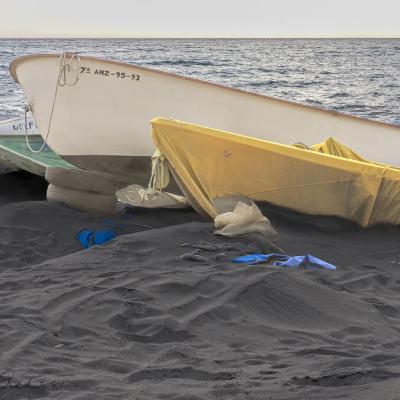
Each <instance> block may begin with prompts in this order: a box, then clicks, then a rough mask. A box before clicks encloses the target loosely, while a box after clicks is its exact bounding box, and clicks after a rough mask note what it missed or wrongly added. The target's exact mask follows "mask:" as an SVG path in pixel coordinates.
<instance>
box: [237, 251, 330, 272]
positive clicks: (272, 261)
mask: <svg viewBox="0 0 400 400" xmlns="http://www.w3.org/2000/svg"><path fill="white" fill-rule="evenodd" d="M232 262H234V263H236V264H250V265H254V264H259V263H265V264H269V265H273V266H275V267H289V268H298V267H305V268H325V269H330V270H335V269H336V266H335V265H333V264H330V263H328V262H326V261H324V260H321V259H319V258H317V257H314V256H312V255H310V254H306V255H304V256H289V255H287V254H279V253H271V254H248V255H246V256H241V257H238V258H235V259H233V260H232Z"/></svg>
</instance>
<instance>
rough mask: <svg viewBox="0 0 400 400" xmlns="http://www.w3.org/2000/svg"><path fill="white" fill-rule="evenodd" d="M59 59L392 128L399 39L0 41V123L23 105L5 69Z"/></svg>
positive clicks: (399, 115) (397, 99)
mask: <svg viewBox="0 0 400 400" xmlns="http://www.w3.org/2000/svg"><path fill="white" fill-rule="evenodd" d="M64 51H71V52H78V53H79V54H81V55H89V56H96V57H101V58H107V59H111V60H118V61H123V62H127V63H133V64H137V65H142V66H146V67H150V68H155V69H159V70H163V71H170V72H173V73H177V74H180V75H184V76H190V77H193V78H199V79H204V80H207V81H211V82H216V83H220V84H223V85H227V86H232V87H236V88H240V89H244V90H248V91H252V92H258V93H262V94H265V95H268V96H274V97H278V98H281V99H286V100H291V101H295V102H299V103H303V104H308V105H311V106H316V107H321V108H325V109H328V110H336V111H339V112H343V113H346V114H352V115H357V116H361V117H365V118H370V119H374V120H379V121H384V122H389V123H393V124H398V125H400V39H0V119H5V118H9V117H13V116H17V115H22V113H23V112H22V107H23V106H24V105H25V104H26V101H25V100H24V96H23V93H22V90H21V88H20V87H19V86H18V85H17V84H16V83H14V81H13V79H12V77H11V76H10V73H9V71H8V66H9V64H10V62H11V61H12V60H13V59H14V58H15V57H19V56H22V55H26V54H33V53H61V52H64Z"/></svg>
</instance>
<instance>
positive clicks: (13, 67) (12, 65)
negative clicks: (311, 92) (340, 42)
mask: <svg viewBox="0 0 400 400" xmlns="http://www.w3.org/2000/svg"><path fill="white" fill-rule="evenodd" d="M46 57H57V58H58V57H60V55H59V54H52V53H40V54H29V55H26V56H20V57H17V58H15V59H14V60H13V61H11V63H10V65H9V68H8V69H9V71H10V74H11V76H12V77H13V79H14V81H15V82H16V83H18V84H20V83H19V80H18V76H17V73H16V68H17V66H18V65H19V64H20V63H22V62H25V61H28V60H30V59H32V58H46ZM79 57H80V59H83V60H89V61H97V62H102V63H109V64H112V65H121V66H124V67H131V68H136V69H139V70H143V71H149V72H155V73H159V74H162V75H166V76H170V77H174V78H179V79H185V80H188V81H191V82H197V83H203V84H206V85H210V86H213V87H218V88H220V89H225V90H228V91H232V92H235V93H243V94H247V95H252V96H256V97H260V98H263V99H268V100H271V101H274V102H278V103H283V104H286V105H290V106H292V107H298V108H305V109H307V110H313V111H318V112H322V113H326V114H329V115H332V116H335V117H342V118H348V119H355V120H357V121H360V122H365V123H371V124H376V125H380V126H385V127H391V128H395V129H398V130H399V132H400V125H396V124H392V123H389V122H383V121H376V120H373V119H368V118H365V117H360V116H357V115H351V114H344V113H341V112H339V111H334V110H327V109H324V108H320V107H315V106H310V105H307V104H302V103H296V102H294V101H290V100H285V99H280V98H277V97H272V96H267V95H265V94H261V93H257V92H250V91H248V90H244V89H239V88H235V87H231V86H225V85H222V84H220V83H216V82H210V81H207V80H203V79H198V78H193V77H189V76H183V75H178V74H175V73H173V72H168V71H162V70H159V69H154V68H149V67H144V66H140V65H137V64H130V63H126V62H122V61H115V60H109V59H104V58H99V57H92V56H85V55H79Z"/></svg>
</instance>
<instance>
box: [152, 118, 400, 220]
mask: <svg viewBox="0 0 400 400" xmlns="http://www.w3.org/2000/svg"><path fill="white" fill-rule="evenodd" d="M151 123H152V127H153V140H154V142H155V144H156V146H157V148H158V149H159V150H160V151H161V153H162V154H163V155H164V156H165V157H166V158H167V160H168V162H169V164H170V166H171V168H172V171H173V173H174V175H175V177H176V178H177V181H178V183H179V184H180V185H181V186H182V188H183V189H184V192H185V195H187V197H188V200H189V201H190V202H191V203H192V204H193V206H194V207H195V208H196V209H198V210H201V211H203V212H205V213H207V214H208V215H210V216H211V217H212V218H214V217H215V216H216V210H215V208H214V205H213V199H215V198H217V197H222V196H230V195H240V196H245V197H249V198H252V199H254V200H257V201H268V202H270V203H273V204H276V205H278V206H283V207H288V208H291V209H294V210H298V211H300V212H304V213H308V214H314V215H335V216H339V217H343V218H346V219H349V220H351V221H354V222H356V223H358V224H359V225H361V226H364V227H366V226H369V225H373V224H377V223H389V224H399V223H400V170H398V169H396V168H392V167H390V166H385V165H382V164H376V163H371V162H367V161H364V160H363V159H362V158H361V157H360V156H359V155H357V154H356V153H355V152H354V151H352V150H351V149H349V148H347V147H346V146H343V145H341V144H340V143H338V142H336V141H334V139H332V138H330V139H328V140H327V141H326V142H324V143H321V144H319V145H316V146H314V149H313V150H314V151H310V150H303V149H299V148H296V147H293V146H287V145H282V144H278V143H273V142H269V141H266V140H260V139H255V138H252V137H248V136H241V135H236V134H233V133H229V132H224V131H220V130H216V129H211V128H206V127H202V126H198V125H193V124H188V123H184V122H180V121H175V120H171V119H164V118H156V119H154V120H152V121H151ZM331 153H333V154H337V155H332V154H331ZM338 155H340V156H342V157H339V156H338ZM344 157H346V158H344Z"/></svg>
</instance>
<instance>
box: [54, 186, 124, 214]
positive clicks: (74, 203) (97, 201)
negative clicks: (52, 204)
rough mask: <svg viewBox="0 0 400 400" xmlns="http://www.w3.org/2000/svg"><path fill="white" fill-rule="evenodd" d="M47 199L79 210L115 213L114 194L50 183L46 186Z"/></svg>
mask: <svg viewBox="0 0 400 400" xmlns="http://www.w3.org/2000/svg"><path fill="white" fill-rule="evenodd" d="M47 200H50V201H61V202H63V203H65V204H66V205H68V206H70V207H72V208H76V209H78V210H81V211H86V212H91V213H96V214H105V215H113V214H116V213H117V197H116V196H115V195H109V194H101V193H94V192H87V191H83V190H77V189H71V188H66V187H62V186H56V185H53V184H50V185H49V186H48V188H47Z"/></svg>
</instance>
